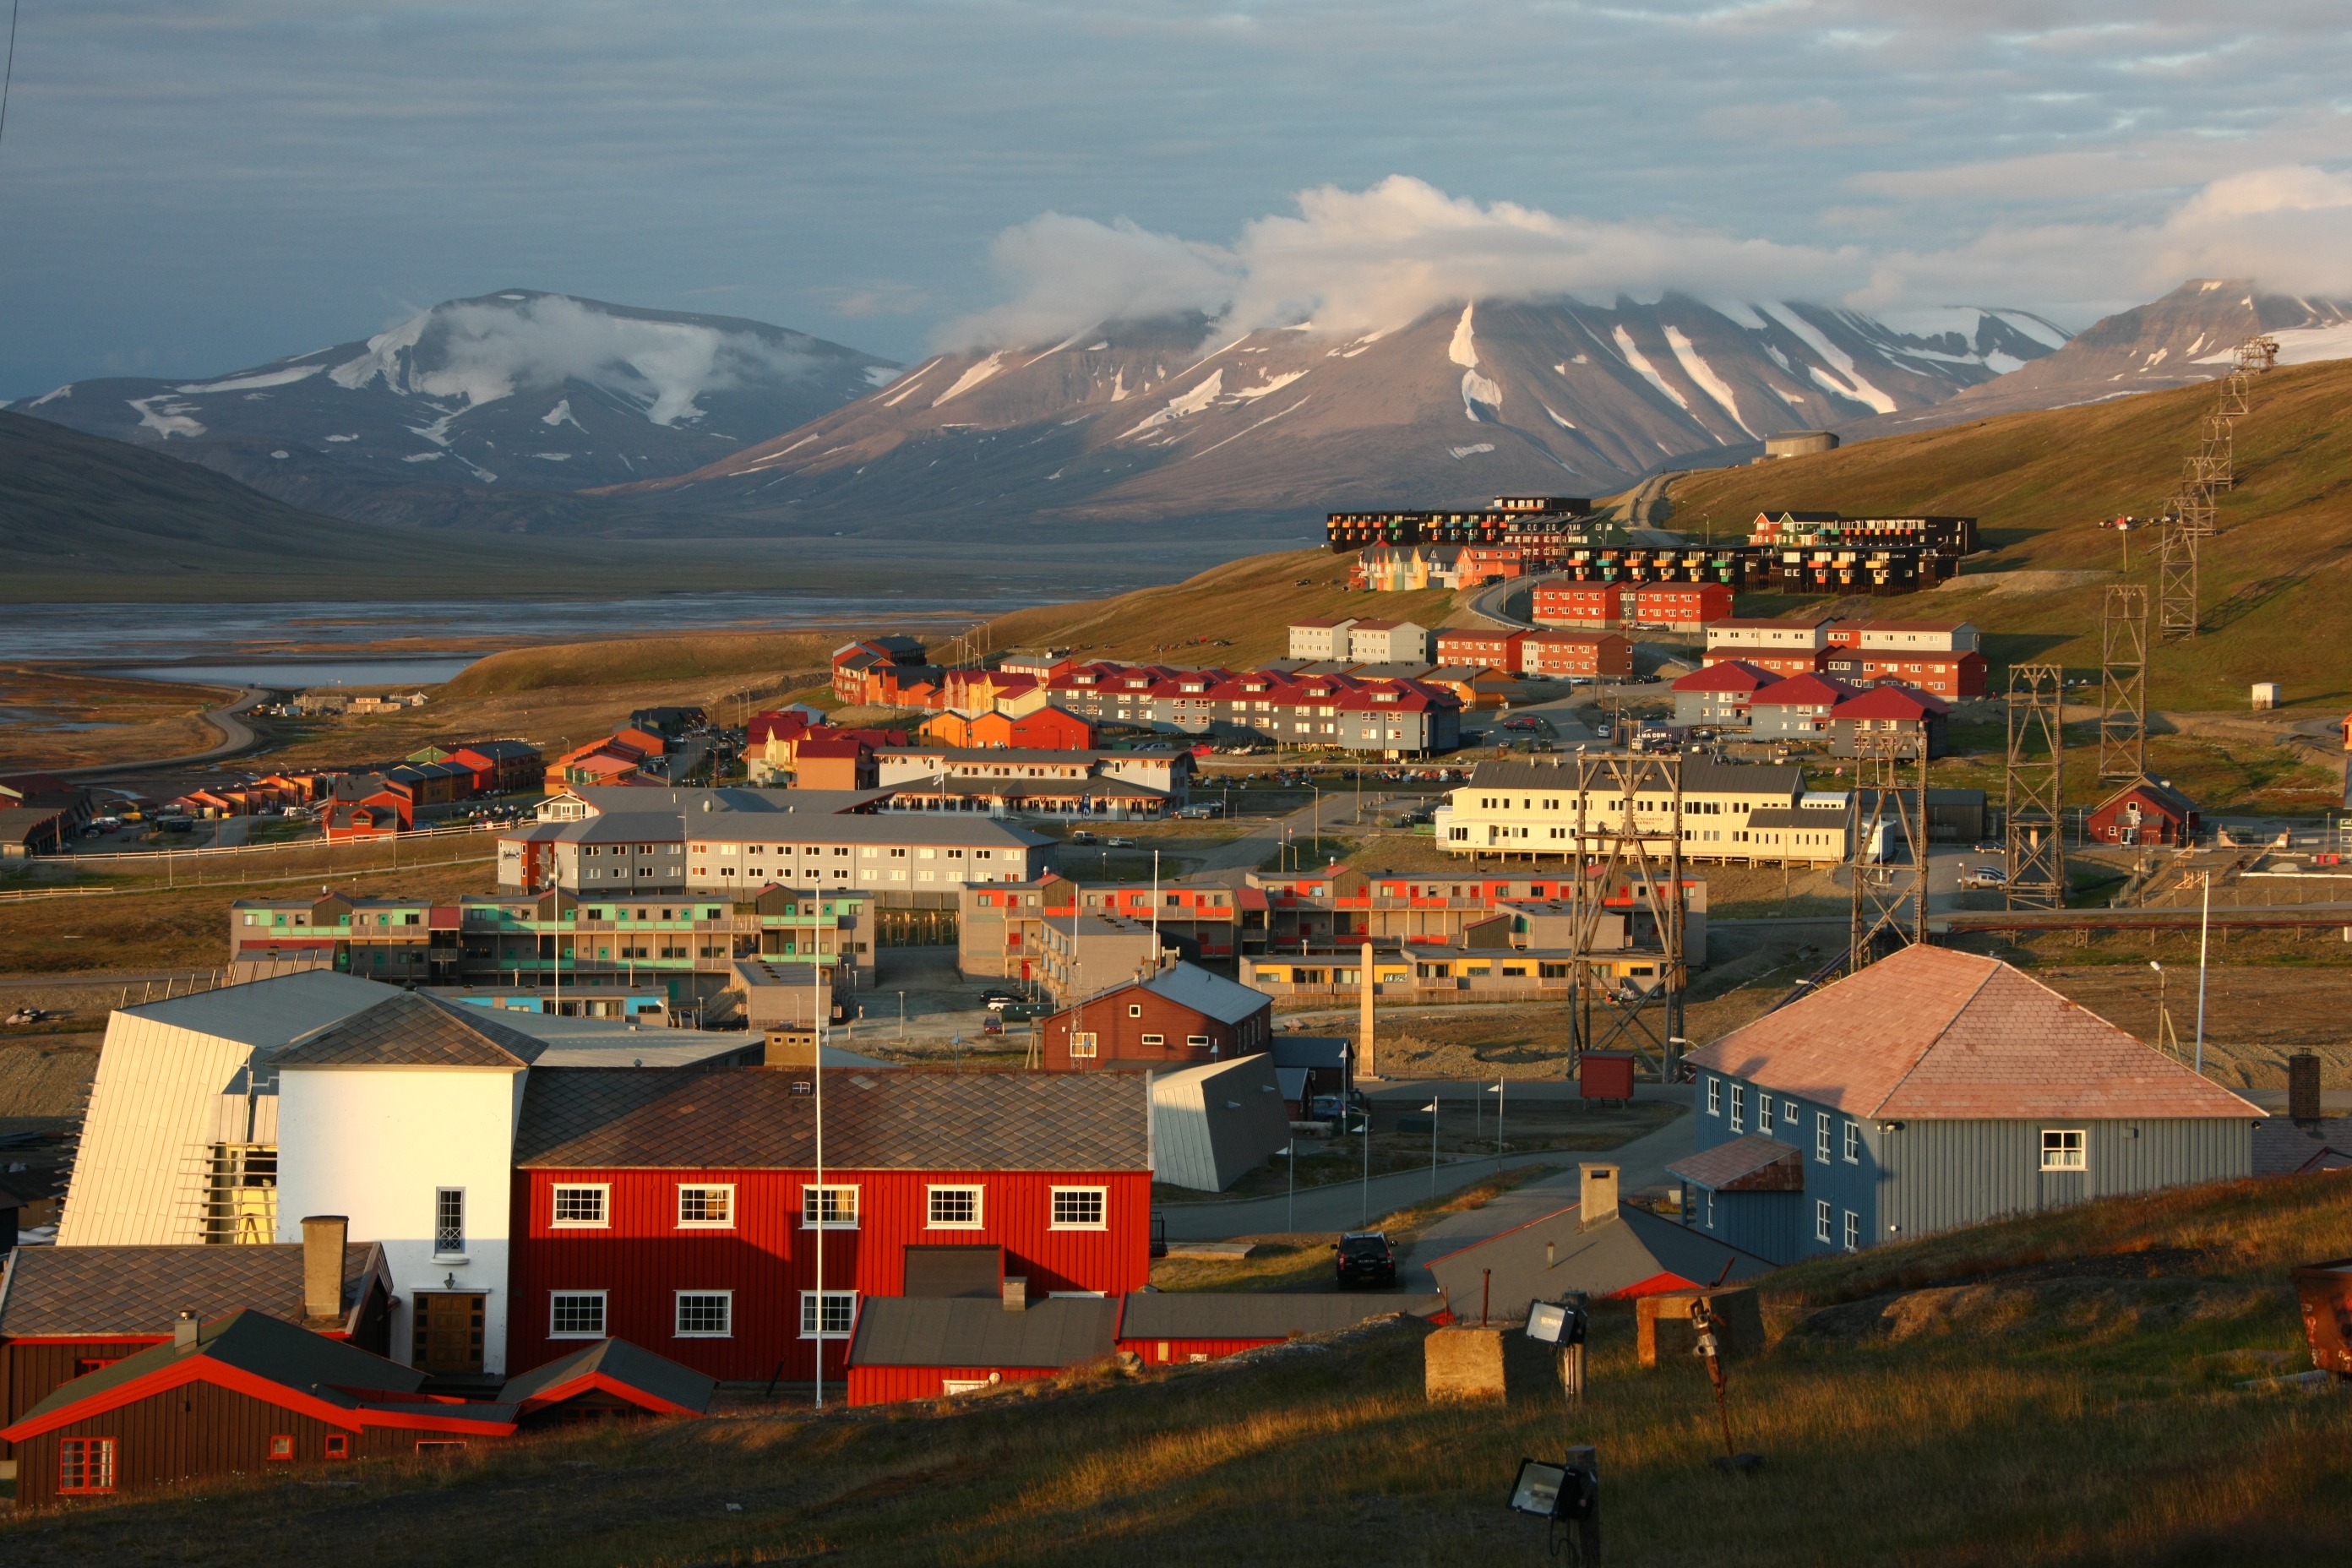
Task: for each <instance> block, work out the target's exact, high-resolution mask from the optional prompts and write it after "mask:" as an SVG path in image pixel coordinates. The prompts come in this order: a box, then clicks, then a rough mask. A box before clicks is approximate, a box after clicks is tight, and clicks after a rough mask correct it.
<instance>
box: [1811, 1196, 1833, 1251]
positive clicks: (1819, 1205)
mask: <svg viewBox="0 0 2352 1568" xmlns="http://www.w3.org/2000/svg"><path fill="white" fill-rule="evenodd" d="M1832 1219H1833V1216H1832V1214H1831V1212H1830V1201H1829V1199H1827V1198H1815V1199H1814V1200H1813V1239H1814V1240H1815V1241H1834V1240H1836V1239H1837V1238H1836V1237H1835V1236H1834V1235H1833V1234H1832V1230H1831V1226H1832Z"/></svg>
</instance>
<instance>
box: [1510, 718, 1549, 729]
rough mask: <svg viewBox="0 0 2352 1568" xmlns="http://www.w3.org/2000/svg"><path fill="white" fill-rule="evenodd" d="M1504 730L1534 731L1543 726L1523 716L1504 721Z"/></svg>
mask: <svg viewBox="0 0 2352 1568" xmlns="http://www.w3.org/2000/svg"><path fill="white" fill-rule="evenodd" d="M1503 728H1504V729H1506V730H1534V729H1539V728H1541V725H1540V724H1539V723H1538V721H1536V720H1533V719H1529V718H1526V717H1524V716H1522V717H1520V718H1517V719H1506V720H1504V721H1503Z"/></svg>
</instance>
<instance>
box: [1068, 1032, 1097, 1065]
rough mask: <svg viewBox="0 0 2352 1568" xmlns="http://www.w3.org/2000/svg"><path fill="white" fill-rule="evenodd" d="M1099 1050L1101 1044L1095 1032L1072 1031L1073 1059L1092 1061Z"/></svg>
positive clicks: (1071, 1054)
mask: <svg viewBox="0 0 2352 1568" xmlns="http://www.w3.org/2000/svg"><path fill="white" fill-rule="evenodd" d="M1099 1048H1100V1046H1099V1042H1098V1041H1097V1038H1096V1037H1095V1032H1094V1031H1093V1030H1092V1029H1073V1030H1071V1031H1070V1056H1071V1057H1072V1058H1073V1059H1087V1060H1091V1059H1092V1058H1093V1057H1094V1055H1095V1053H1096V1051H1097V1049H1099Z"/></svg>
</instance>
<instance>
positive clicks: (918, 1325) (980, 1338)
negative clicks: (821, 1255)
mask: <svg viewBox="0 0 2352 1568" xmlns="http://www.w3.org/2000/svg"><path fill="white" fill-rule="evenodd" d="M1117 1331H1118V1302H1117V1301H1116V1300H1108V1299H1104V1300H1076V1299H1072V1298H1069V1297H1056V1298H1054V1299H1051V1300H1044V1301H1038V1302H1035V1303H1033V1304H1032V1305H1031V1306H1030V1307H1028V1308H1027V1309H1026V1310H1023V1311H1018V1312H1013V1311H1007V1310H1005V1309H1004V1307H1003V1305H1002V1304H1001V1303H1000V1302H996V1301H982V1300H972V1299H971V1298H968V1297H916V1296H868V1297H866V1300H865V1302H864V1304H863V1306H862V1308H861V1309H860V1310H859V1312H858V1314H857V1334H856V1338H855V1339H854V1340H852V1341H851V1342H850V1345H849V1364H850V1365H852V1366H937V1367H971V1368H975V1369H977V1368H982V1367H1014V1366H1019V1367H1061V1366H1076V1365H1077V1364H1079V1363H1081V1362H1088V1361H1097V1360H1099V1359H1100V1358H1102V1357H1104V1356H1107V1355H1108V1354H1110V1353H1111V1351H1112V1350H1113V1349H1114V1348H1115V1345H1116V1339H1115V1335H1116V1333H1117Z"/></svg>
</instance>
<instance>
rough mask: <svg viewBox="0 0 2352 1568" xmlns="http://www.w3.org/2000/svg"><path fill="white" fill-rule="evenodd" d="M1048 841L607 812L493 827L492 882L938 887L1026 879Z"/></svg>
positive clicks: (1041, 867) (976, 828)
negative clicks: (497, 830) (499, 830)
mask: <svg viewBox="0 0 2352 1568" xmlns="http://www.w3.org/2000/svg"><path fill="white" fill-rule="evenodd" d="M689 823H690V825H691V828H692V836H691V837H688V826H689ZM1053 846H1054V840H1052V839H1050V838H1047V837H1045V836H1043V835H1042V834H1036V833H1032V832H1029V831H1028V830H1027V829H1025V828H1021V827H1014V826H1010V825H1008V824H1006V823H1003V822H1000V821H996V820H993V819H992V818H990V817H987V816H977V815H974V816H961V815H953V816H951V815H946V814H940V815H933V814H930V813H913V812H908V813H904V814H893V815H887V816H859V815H850V816H835V815H832V814H829V813H824V812H819V813H815V814H813V815H812V814H803V813H797V812H782V811H718V810H712V811H704V812H695V813H689V814H687V815H684V816H674V815H672V814H670V813H668V812H642V813H641V812H618V811H607V812H605V813H604V814H603V815H602V816H592V817H587V818H584V819H583V820H580V821H577V822H542V823H536V824H533V825H531V826H528V827H520V828H517V829H514V830H512V831H510V832H508V833H504V834H501V835H499V887H500V888H501V889H509V888H510V889H519V890H530V889H541V888H547V887H561V888H565V889H572V890H574V891H577V892H582V893H596V892H607V891H614V890H618V889H635V890H637V891H640V892H671V891H675V890H678V889H681V888H683V889H685V890H687V891H689V892H729V893H731V892H740V891H746V890H750V891H756V890H757V889H760V888H761V887H764V886H766V885H767V884H768V883H769V882H775V883H778V884H780V885H782V886H784V887H788V888H812V889H834V888H854V889H860V890H875V891H895V892H907V891H916V892H920V891H937V892H947V891H950V890H952V889H956V888H961V887H964V886H966V885H968V884H971V883H974V882H1026V881H1032V880H1034V879H1036V878H1037V877H1039V876H1041V875H1043V874H1044V873H1045V871H1046V870H1047V869H1048V868H1050V867H1051V864H1052V858H1053Z"/></svg>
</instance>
